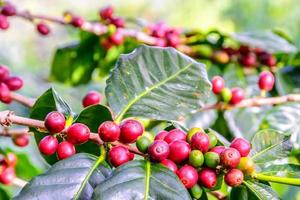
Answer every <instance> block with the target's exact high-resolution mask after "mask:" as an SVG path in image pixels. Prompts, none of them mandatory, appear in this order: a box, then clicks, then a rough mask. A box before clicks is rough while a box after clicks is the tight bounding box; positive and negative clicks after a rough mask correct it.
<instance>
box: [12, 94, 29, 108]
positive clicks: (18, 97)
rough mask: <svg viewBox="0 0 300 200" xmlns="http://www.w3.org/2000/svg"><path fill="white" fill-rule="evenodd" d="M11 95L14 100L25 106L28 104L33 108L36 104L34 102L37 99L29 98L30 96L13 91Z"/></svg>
mask: <svg viewBox="0 0 300 200" xmlns="http://www.w3.org/2000/svg"><path fill="white" fill-rule="evenodd" d="M10 97H11V98H12V99H13V100H14V101H16V102H18V103H20V104H22V105H24V106H27V107H29V108H31V107H32V106H33V105H34V103H35V99H33V98H28V97H26V96H24V95H21V94H19V93H15V92H11V93H10Z"/></svg>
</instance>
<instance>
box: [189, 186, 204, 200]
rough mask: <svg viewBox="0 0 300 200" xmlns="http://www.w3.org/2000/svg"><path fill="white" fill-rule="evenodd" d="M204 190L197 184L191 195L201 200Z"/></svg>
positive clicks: (191, 190)
mask: <svg viewBox="0 0 300 200" xmlns="http://www.w3.org/2000/svg"><path fill="white" fill-rule="evenodd" d="M202 193H203V189H202V188H201V187H200V186H199V185H198V184H195V185H194V186H193V187H192V188H191V189H190V194H191V196H192V197H193V198H194V199H200V197H201V196H202Z"/></svg>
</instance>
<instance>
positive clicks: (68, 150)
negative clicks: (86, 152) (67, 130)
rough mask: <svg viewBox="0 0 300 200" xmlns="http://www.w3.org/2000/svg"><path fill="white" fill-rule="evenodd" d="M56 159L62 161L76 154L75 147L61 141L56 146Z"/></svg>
mask: <svg viewBox="0 0 300 200" xmlns="http://www.w3.org/2000/svg"><path fill="white" fill-rule="evenodd" d="M56 153H57V157H58V159H59V160H63V159H65V158H68V157H70V156H73V155H74V154H75V153H76V150H75V147H74V145H73V144H72V143H70V142H68V141H62V142H61V143H59V144H58V146H57V152H56Z"/></svg>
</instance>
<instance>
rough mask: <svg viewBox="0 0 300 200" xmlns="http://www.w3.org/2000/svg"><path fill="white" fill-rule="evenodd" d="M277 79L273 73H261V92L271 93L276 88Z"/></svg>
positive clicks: (259, 80)
mask: <svg viewBox="0 0 300 200" xmlns="http://www.w3.org/2000/svg"><path fill="white" fill-rule="evenodd" d="M274 83H275V78H274V75H273V74H272V73H271V72H268V71H264V72H262V73H260V75H259V79H258V85H259V88H260V89H261V90H266V91H271V90H272V89H273V87H274Z"/></svg>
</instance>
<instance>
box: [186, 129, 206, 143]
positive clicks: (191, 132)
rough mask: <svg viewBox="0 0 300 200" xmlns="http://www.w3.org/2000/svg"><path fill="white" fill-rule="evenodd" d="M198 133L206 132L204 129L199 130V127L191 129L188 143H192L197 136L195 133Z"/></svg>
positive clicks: (188, 134)
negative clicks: (194, 136)
mask: <svg viewBox="0 0 300 200" xmlns="http://www.w3.org/2000/svg"><path fill="white" fill-rule="evenodd" d="M197 132H204V130H203V129H202V128H199V127H193V128H191V129H190V130H189V131H188V133H187V141H188V142H191V139H192V137H193V135H195V133H197Z"/></svg>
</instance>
